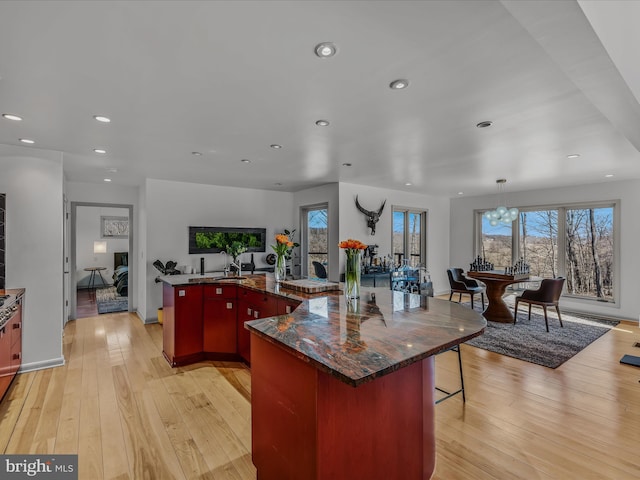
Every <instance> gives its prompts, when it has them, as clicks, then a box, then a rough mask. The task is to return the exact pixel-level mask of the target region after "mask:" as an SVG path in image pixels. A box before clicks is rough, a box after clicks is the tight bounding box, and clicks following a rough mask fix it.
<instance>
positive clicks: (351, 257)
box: [344, 250, 360, 299]
mask: <svg viewBox="0 0 640 480" xmlns="http://www.w3.org/2000/svg"><path fill="white" fill-rule="evenodd" d="M345 253H346V255H347V261H346V263H345V265H344V295H345V296H346V297H347V299H352V298H360V250H356V251H355V252H350V251H349V250H345Z"/></svg>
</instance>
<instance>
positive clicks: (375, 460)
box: [251, 334, 435, 480]
mask: <svg viewBox="0 0 640 480" xmlns="http://www.w3.org/2000/svg"><path fill="white" fill-rule="evenodd" d="M251 352H252V353H251V354H252V360H253V362H252V371H251V391H252V393H251V408H252V458H253V463H254V464H255V466H256V468H257V471H258V478H259V479H260V480H288V479H290V480H299V479H301V478H304V479H309V480H329V479H331V480H341V479H345V480H346V479H349V480H357V479H367V480H370V479H372V478H402V479H403V480H413V479H415V480H418V479H420V480H424V479H429V478H431V474H432V473H433V470H434V466H435V437H434V418H433V415H434V398H433V389H434V385H433V358H432V357H428V358H426V359H425V360H422V361H419V362H416V363H414V364H412V365H409V366H407V367H405V368H401V369H399V370H398V371H396V372H394V373H391V374H388V375H385V376H382V377H380V378H377V379H375V380H373V381H371V382H368V383H365V384H362V385H360V386H359V387H355V388H354V387H352V386H350V385H347V384H346V383H344V382H342V381H340V380H338V379H337V378H334V377H332V376H331V375H329V374H326V373H324V372H322V371H319V370H317V369H316V368H315V367H314V366H313V365H310V364H309V363H308V362H305V361H303V360H300V359H299V358H297V357H295V356H294V355H292V354H290V353H288V352H286V351H284V350H283V349H281V348H279V347H277V346H275V345H273V344H271V343H270V342H268V341H266V340H263V339H262V338H260V337H258V336H256V335H253V334H252V335H251Z"/></svg>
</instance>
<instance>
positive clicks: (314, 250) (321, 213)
mask: <svg viewBox="0 0 640 480" xmlns="http://www.w3.org/2000/svg"><path fill="white" fill-rule="evenodd" d="M300 212H301V215H300V218H301V221H302V239H303V241H302V261H301V262H300V263H301V264H302V275H303V276H304V277H308V278H327V277H328V274H329V205H328V204H326V203H323V204H319V205H311V206H305V207H301V209H300ZM314 263H315V264H316V265H315V266H314Z"/></svg>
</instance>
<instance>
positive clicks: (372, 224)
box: [356, 195, 387, 235]
mask: <svg viewBox="0 0 640 480" xmlns="http://www.w3.org/2000/svg"><path fill="white" fill-rule="evenodd" d="M385 203H387V201H386V200H385V201H384V202H382V205H380V208H379V209H378V211H377V212H372V211H370V210H367V209H365V208H362V205H360V202H358V196H357V195H356V207H358V210H360V211H361V212H362V213H364V214H365V216H366V217H367V227H369V228H370V229H371V235H375V234H376V223H378V220H380V215H382V210H383V209H384V204H385Z"/></svg>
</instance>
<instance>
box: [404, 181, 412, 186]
mask: <svg viewBox="0 0 640 480" xmlns="http://www.w3.org/2000/svg"><path fill="white" fill-rule="evenodd" d="M405 185H406V186H407V187H410V186H411V185H413V184H412V183H411V182H407V183H405Z"/></svg>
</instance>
